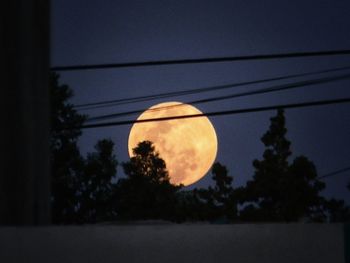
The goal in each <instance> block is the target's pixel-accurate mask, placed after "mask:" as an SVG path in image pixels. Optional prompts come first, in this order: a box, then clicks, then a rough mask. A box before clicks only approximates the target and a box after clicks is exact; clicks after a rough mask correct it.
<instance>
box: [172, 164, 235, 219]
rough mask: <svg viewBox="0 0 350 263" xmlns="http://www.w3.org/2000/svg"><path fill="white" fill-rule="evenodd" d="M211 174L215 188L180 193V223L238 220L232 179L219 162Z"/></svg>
mask: <svg viewBox="0 0 350 263" xmlns="http://www.w3.org/2000/svg"><path fill="white" fill-rule="evenodd" d="M211 172H212V174H213V176H212V179H213V180H214V182H215V185H214V187H211V186H209V187H208V188H200V189H197V188H195V189H194V190H192V191H186V192H180V193H179V195H178V196H179V203H178V204H179V208H178V211H179V212H178V215H179V221H210V222H230V221H232V220H234V219H235V218H236V215H237V204H236V199H235V197H234V195H233V194H234V191H233V188H232V180H233V179H232V177H230V176H229V175H228V171H227V168H226V167H225V166H223V165H221V164H220V163H219V162H217V163H215V164H214V165H213V167H212V170H211Z"/></svg>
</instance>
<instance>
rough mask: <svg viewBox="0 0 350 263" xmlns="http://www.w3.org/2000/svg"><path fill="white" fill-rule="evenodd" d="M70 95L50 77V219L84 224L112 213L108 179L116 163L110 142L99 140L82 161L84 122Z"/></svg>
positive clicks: (65, 88) (65, 86)
mask: <svg viewBox="0 0 350 263" xmlns="http://www.w3.org/2000/svg"><path fill="white" fill-rule="evenodd" d="M72 96H73V92H72V90H71V89H70V88H69V87H68V86H67V85H60V84H59V76H58V75H57V74H56V73H52V74H51V101H52V102H51V105H52V108H51V166H52V217H53V222H54V223H56V224H72V223H88V222H97V221H101V220H106V219H109V218H110V217H111V216H112V214H111V212H112V211H113V209H111V207H112V204H111V201H112V196H113V194H114V191H115V189H114V188H113V185H112V180H113V179H114V178H115V175H116V166H117V161H116V159H115V156H114V154H113V145H114V144H113V142H112V141H110V140H100V141H99V142H98V143H97V144H96V147H95V149H96V152H95V153H90V154H88V155H87V158H84V157H83V156H82V155H81V153H80V150H79V147H78V139H79V137H80V135H81V130H80V129H79V128H78V127H80V126H81V125H82V124H83V123H84V121H85V120H86V117H87V116H85V115H81V114H79V113H78V112H77V111H76V110H75V109H74V107H73V105H72V104H70V103H69V102H68V101H69V99H70V98H71V97H72Z"/></svg>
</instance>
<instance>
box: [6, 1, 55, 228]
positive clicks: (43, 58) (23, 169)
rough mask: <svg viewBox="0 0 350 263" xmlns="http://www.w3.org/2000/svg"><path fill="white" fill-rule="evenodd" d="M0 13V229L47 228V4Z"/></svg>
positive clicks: (21, 4) (11, 4)
mask: <svg viewBox="0 0 350 263" xmlns="http://www.w3.org/2000/svg"><path fill="white" fill-rule="evenodd" d="M0 10H1V11H0V19H1V20H0V63H1V75H0V76H1V78H0V105H1V106H0V107H1V115H0V116H1V119H0V121H1V123H2V124H1V125H0V225H42V224H49V223H50V151H49V132H50V125H49V119H50V103H49V95H50V94H49V55H50V52H49V38H50V36H49V30H50V25H49V22H50V20H49V0H3V1H1V9H0Z"/></svg>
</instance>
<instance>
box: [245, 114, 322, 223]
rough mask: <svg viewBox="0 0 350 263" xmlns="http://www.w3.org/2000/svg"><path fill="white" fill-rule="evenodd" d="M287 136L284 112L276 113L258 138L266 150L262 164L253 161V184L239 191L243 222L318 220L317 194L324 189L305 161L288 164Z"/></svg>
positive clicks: (318, 197) (297, 159)
mask: <svg viewBox="0 0 350 263" xmlns="http://www.w3.org/2000/svg"><path fill="white" fill-rule="evenodd" d="M286 133H287V129H286V127H285V117H284V112H283V110H278V112H277V116H275V117H273V118H271V124H270V128H269V130H268V131H267V132H266V133H265V134H264V136H263V137H262V138H261V141H262V142H263V143H264V145H265V147H266V149H265V151H264V154H263V159H262V160H254V161H253V166H254V168H255V173H254V176H253V180H250V181H248V182H247V185H246V186H245V187H244V188H241V189H239V190H238V193H239V196H240V201H241V203H242V204H243V205H246V207H245V208H244V209H243V210H242V211H241V213H240V216H241V219H242V220H248V221H297V220H301V219H302V218H305V217H307V218H309V219H311V220H321V217H322V211H321V207H322V201H323V198H322V197H321V196H320V192H321V191H322V190H323V189H324V187H325V185H324V183H322V182H320V181H319V180H317V172H316V168H315V166H314V164H313V163H312V162H311V161H310V160H308V159H307V158H306V157H304V156H299V157H296V158H295V159H294V161H293V162H292V164H289V162H288V159H289V157H290V156H291V149H290V145H291V143H290V141H289V140H288V139H287V138H286Z"/></svg>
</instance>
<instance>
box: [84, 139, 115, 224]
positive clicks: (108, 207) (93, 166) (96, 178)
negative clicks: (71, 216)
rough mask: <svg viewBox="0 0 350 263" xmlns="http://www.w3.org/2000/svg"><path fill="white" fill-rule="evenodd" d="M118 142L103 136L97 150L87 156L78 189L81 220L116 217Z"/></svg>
mask: <svg viewBox="0 0 350 263" xmlns="http://www.w3.org/2000/svg"><path fill="white" fill-rule="evenodd" d="M113 147H114V143H113V142H112V141H111V140H107V139H103V140H100V141H98V142H97V144H96V146H95V149H96V152H94V153H89V154H88V155H87V158H86V162H85V166H84V173H83V174H82V177H81V178H80V179H81V180H80V182H81V185H80V187H79V189H78V191H79V192H78V195H79V209H78V216H79V220H81V222H84V223H86V222H91V223H95V222H99V221H105V220H110V219H112V218H113V216H114V215H113V203H112V198H113V195H114V191H115V183H113V181H115V180H116V173H117V164H118V162H117V160H116V157H115V155H114V153H113Z"/></svg>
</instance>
